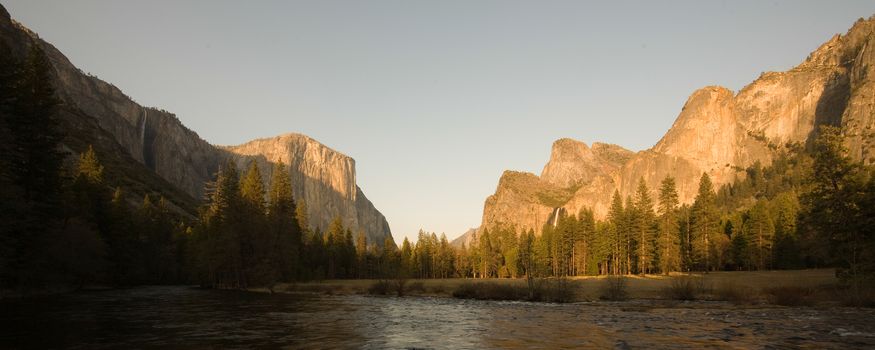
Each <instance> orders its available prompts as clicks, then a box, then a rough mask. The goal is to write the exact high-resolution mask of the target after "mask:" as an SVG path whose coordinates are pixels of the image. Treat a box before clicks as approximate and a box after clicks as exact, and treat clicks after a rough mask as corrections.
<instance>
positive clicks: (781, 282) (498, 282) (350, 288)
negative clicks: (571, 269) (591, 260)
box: [276, 269, 875, 306]
mask: <svg viewBox="0 0 875 350" xmlns="http://www.w3.org/2000/svg"><path fill="white" fill-rule="evenodd" d="M392 281H394V280H387V281H386V282H385V283H386V284H387V285H385V286H380V287H375V286H376V285H378V284H379V283H380V281H379V280H325V281H317V282H306V283H296V284H283V285H281V286H278V288H276V290H278V291H280V292H307V293H321V294H362V295H365V294H379V295H398V287H397V285H394V286H393V285H392ZM396 284H397V283H396ZM611 284H614V286H612V287H609V286H610V285H611ZM618 284H621V286H618ZM712 286H713V287H712ZM837 286H838V281H837V279H836V277H835V272H834V271H833V270H831V269H819V270H791V271H731V272H711V273H708V274H702V273H693V274H689V275H688V274H672V275H670V276H664V275H646V276H623V277H607V276H599V277H595V276H587V277H571V278H567V279H552V278H551V279H536V280H534V281H533V286H532V288H533V293H532V295H531V296H530V294H529V290H530V288H529V286H528V284H527V281H526V280H525V279H523V278H517V279H510V278H503V279H497V278H494V279H465V278H448V279H411V280H407V281H405V285H404V286H402V291H401V292H402V293H401V294H402V295H405V296H434V297H447V298H449V297H453V296H454V295H456V296H457V297H468V298H472V299H490V300H537V301H550V302H577V301H594V300H600V299H602V300H630V299H631V300H640V299H647V300H654V301H656V300H663V301H675V300H713V301H726V302H729V303H732V304H735V305H748V304H759V303H771V304H776V305H785V304H786V305H791V304H794V303H796V302H797V301H794V300H792V298H794V297H795V295H798V296H799V297H800V301H798V303H800V304H799V305H805V304H813V305H817V304H829V303H832V304H831V305H844V304H847V305H852V306H858V305H863V306H865V305H875V303H873V300H875V293H869V294H866V295H863V296H862V297H861V296H859V293H857V294H853V295H851V294H850V293H848V292H846V291H845V290H843V289H840V288H839V287H837ZM778 287H781V288H783V289H781V288H778ZM785 287H786V288H785ZM608 288H612V289H614V291H610V292H609V291H606V289H608ZM794 288H801V289H794ZM382 289H385V290H386V291H385V292H382ZM804 290H811V292H810V293H808V292H803V291H804ZM617 291H622V292H624V293H619V292H617ZM806 293H808V294H806ZM622 294H625V296H624V297H621V296H622Z"/></svg>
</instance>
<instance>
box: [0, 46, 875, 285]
mask: <svg viewBox="0 0 875 350" xmlns="http://www.w3.org/2000/svg"><path fill="white" fill-rule="evenodd" d="M50 70H51V64H50V62H49V61H48V58H47V57H46V56H45V53H43V52H42V51H41V49H40V48H39V47H38V45H35V44H34V45H31V48H30V51H29V53H28V54H27V57H26V58H25V59H24V60H22V61H19V60H16V59H15V57H14V55H12V53H11V51H10V50H9V48H8V47H6V46H3V45H0V116H2V118H0V148H2V149H0V151H2V153H0V196H2V199H3V200H2V202H0V206H2V207H0V220H2V222H3V223H4V225H2V226H0V281H2V286H0V289H3V290H8V289H46V288H51V287H53V286H62V285H66V286H77V285H86V284H108V285H136V284H165V283H198V284H201V285H203V286H209V287H216V288H250V287H260V286H267V287H272V286H274V285H275V284H277V283H280V282H287V281H299V280H310V279H325V278H328V279H332V278H399V277H400V278H447V277H472V278H492V277H500V278H504V277H508V278H513V277H524V276H525V277H550V276H556V277H559V276H578V275H616V274H654V273H663V274H667V273H671V272H676V271H715V270H764V269H785V268H803V267H827V266H831V267H838V268H840V273H841V275H842V277H844V278H845V279H846V280H851V281H868V280H871V277H872V275H873V271H875V237H873V230H875V212H873V210H875V176H872V175H873V174H872V172H873V170H872V168H871V167H868V166H866V165H864V164H862V163H860V162H856V161H854V160H852V158H851V157H849V156H848V154H847V150H846V149H845V148H844V139H843V136H842V132H841V129H840V128H837V127H830V126H824V127H821V128H820V129H819V130H818V136H817V138H816V139H815V140H814V141H813V142H812V143H811V145H809V146H807V147H803V146H802V145H788V146H787V147H786V148H784V150H783V151H780V152H778V155H777V156H776V157H775V159H774V160H773V162H772V163H771V164H770V165H769V166H767V167H764V166H762V165H761V164H760V163H755V164H754V165H752V166H750V167H748V168H747V169H743V170H742V169H739V170H740V171H743V172H744V173H743V176H740V178H739V179H737V180H736V181H734V182H732V183H731V184H728V185H724V186H721V187H720V188H717V189H715V188H714V185H713V183H712V182H711V179H710V177H709V176H708V175H707V174H702V176H701V178H700V180H699V184H698V193H697V195H696V197H695V200H694V201H693V203H691V204H689V205H687V204H681V203H680V201H679V198H678V193H677V184H676V182H675V180H674V179H673V178H671V177H667V178H665V179H663V180H662V182H661V183H660V186H659V188H658V189H656V190H655V191H651V189H649V188H648V187H647V185H646V183H645V182H644V181H643V179H642V180H641V181H639V184H638V186H637V189H636V191H635V193H634V194H633V195H631V196H627V197H625V198H623V197H622V196H621V195H620V194H619V192H615V193H614V195H613V198H612V201H611V206H610V209H609V212H608V215H607V217H606V218H605V219H603V220H597V219H596V218H595V215H594V213H593V211H592V210H590V209H588V208H584V209H582V210H580V211H579V212H578V213H572V214H570V215H559V217H558V218H556V219H555V220H551V222H550V223H548V224H546V225H545V226H544V227H543V228H542V230H541V234H540V235H536V234H535V233H534V231H533V230H528V231H525V232H520V231H518V230H517V229H516V228H515V227H512V226H508V225H501V224H498V225H494V226H493V227H487V228H483V229H482V231H480V232H478V236H477V239H476V241H475V242H474V243H473V244H471V245H470V246H467V247H466V246H462V247H458V248H457V247H454V246H452V245H450V243H449V242H448V240H447V238H446V236H445V235H443V234H441V235H440V236H438V235H436V234H435V233H428V232H424V231H420V232H419V234H418V237H417V240H416V242H415V243H411V242H410V241H409V240H407V239H406V238H405V239H404V241H403V243H402V244H401V246H400V247H398V246H396V244H395V242H394V241H392V239H391V238H389V239H386V240H385V241H383V242H368V241H367V236H366V235H365V234H364V232H361V231H359V232H352V230H351V229H350V228H348V227H345V226H344V224H343V220H342V218H341V217H335V218H334V220H333V221H332V222H331V223H330V225H329V226H328V227H327V229H326V231H325V232H322V231H321V229H320V228H313V227H311V225H310V223H309V218H308V217H307V212H308V210H307V207H306V203H303V202H298V201H296V200H295V198H294V196H293V189H292V184H291V178H290V175H289V172H288V170H287V169H286V167H285V165H283V164H277V165H275V166H273V167H271V168H272V173H271V174H270V181H268V183H267V185H265V183H264V181H263V177H262V174H261V169H260V168H259V167H258V164H257V163H256V162H251V163H250V164H249V165H248V168H247V169H246V171H245V172H243V173H242V175H241V174H240V173H239V172H238V170H237V169H238V168H237V166H236V165H235V164H234V163H231V162H229V163H227V164H225V165H223V166H222V167H221V169H220V170H219V172H218V173H217V175H216V179H215V181H213V182H211V183H209V184H208V185H207V189H206V193H207V194H208V200H207V202H206V203H205V204H204V205H203V206H202V207H201V208H200V210H199V211H198V213H197V215H196V216H191V215H189V214H187V213H185V212H184V211H182V210H180V209H179V208H177V207H176V206H175V205H174V204H173V203H171V202H169V201H167V200H166V199H164V198H163V197H161V196H160V195H155V194H146V195H144V196H142V197H139V198H137V197H136V196H134V195H133V194H126V193H125V191H124V189H123V188H119V187H113V186H112V184H113V183H117V182H116V181H111V179H107V178H106V175H105V174H106V172H105V171H104V170H105V169H104V166H103V165H102V164H101V163H100V160H99V155H98V154H97V152H95V150H94V149H93V148H91V147H89V148H88V149H84V150H81V152H80V155H79V158H78V160H77V161H75V162H73V163H74V164H65V159H66V158H67V153H65V152H64V151H62V148H61V147H60V145H61V142H62V140H63V138H64V132H63V130H61V129H60V128H59V123H58V120H57V118H58V110H59V104H60V101H59V100H58V99H57V98H56V97H55V92H54V88H53V87H52V80H51V76H50ZM559 213H561V211H560V212H559Z"/></svg>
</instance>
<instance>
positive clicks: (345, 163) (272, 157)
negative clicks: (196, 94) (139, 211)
mask: <svg viewBox="0 0 875 350" xmlns="http://www.w3.org/2000/svg"><path fill="white" fill-rule="evenodd" d="M0 40H2V41H3V42H5V43H6V44H8V45H9V46H10V48H11V50H12V51H13V54H14V55H16V56H18V57H25V56H26V54H27V52H28V50H29V47H30V45H32V44H31V43H37V44H38V45H40V46H41V47H42V48H43V50H44V51H45V52H46V54H47V55H48V57H49V59H50V61H51V63H52V65H53V68H54V72H53V78H54V80H55V81H54V85H55V88H56V90H57V94H58V96H59V97H60V99H61V101H62V103H63V109H64V110H65V113H62V116H69V115H77V116H80V117H84V118H93V119H94V120H95V121H96V122H97V124H98V125H99V127H100V128H101V129H103V130H105V131H106V132H107V134H108V135H111V137H112V138H113V139H114V141H115V142H116V143H118V145H119V146H120V147H119V148H120V149H121V150H123V151H124V152H127V153H128V154H129V155H130V157H131V158H133V159H134V160H135V161H136V162H139V163H141V164H143V165H145V166H146V168H148V169H150V170H152V171H154V172H155V173H157V174H158V175H159V176H160V177H161V178H163V179H165V180H167V182H169V183H170V184H171V185H173V186H175V187H177V188H179V189H181V190H182V191H183V192H185V193H187V194H188V195H190V196H191V197H193V198H195V199H202V198H203V196H204V188H205V184H206V183H207V182H209V181H212V180H213V179H214V178H215V174H216V172H217V171H218V169H219V166H220V165H221V164H224V163H225V162H226V161H227V160H229V159H232V160H234V161H235V162H236V163H237V164H238V166H239V168H240V170H241V171H242V170H245V168H246V167H247V166H248V164H249V162H250V160H253V159H255V160H257V161H259V163H260V164H261V165H262V173H263V174H264V176H265V181H266V183H267V181H268V180H269V175H270V173H271V171H272V169H273V164H274V163H276V162H283V163H285V164H286V165H287V166H289V167H290V168H291V175H292V186H293V188H294V191H295V198H296V199H297V200H303V201H306V202H307V205H308V209H309V214H310V221H311V224H312V226H313V227H314V228H316V227H318V228H321V229H323V230H324V229H326V228H327V227H328V223H329V222H330V221H331V220H332V219H333V218H334V217H335V216H340V217H341V218H343V221H344V224H345V225H346V226H347V227H350V228H351V229H352V231H353V232H354V233H358V232H359V231H360V230H361V231H364V232H365V233H366V235H367V237H368V240H369V242H372V243H377V242H380V243H382V242H383V240H384V239H385V238H387V237H391V232H390V230H389V225H388V223H387V222H386V218H385V217H384V216H383V215H382V214H381V213H380V212H379V211H378V210H377V209H376V208H374V206H373V204H372V203H371V202H370V201H369V200H368V199H367V198H366V197H365V195H364V193H362V191H361V189H360V188H358V186H357V185H356V178H355V161H354V160H353V159H352V158H350V157H348V156H346V155H343V154H341V153H339V152H336V151H334V150H332V149H330V148H328V147H326V146H324V145H322V144H320V143H319V142H317V141H315V140H313V139H311V138H309V137H307V136H304V135H297V134H288V135H283V136H279V137H275V138H271V139H261V140H255V141H252V142H249V143H246V144H244V145H240V146H236V147H216V146H213V145H211V144H209V143H208V142H206V141H204V140H203V139H201V138H200V137H199V136H198V134H197V133H195V132H194V131H191V130H190V129H188V128H187V127H185V125H183V124H182V123H181V122H180V121H179V120H178V119H177V118H176V116H175V115H173V114H172V113H169V112H167V111H163V110H159V109H156V108H151V107H144V106H142V105H140V104H138V103H136V102H135V101H134V100H133V99H131V98H130V97H128V96H127V95H125V94H124V93H123V92H122V91H121V90H120V89H119V88H117V87H115V86H114V85H112V84H109V83H107V82H104V81H102V80H100V79H98V78H97V77H95V76H92V75H89V74H86V73H84V72H82V71H81V70H79V69H78V68H76V67H75V66H74V65H73V64H72V63H71V62H70V61H69V60H68V59H67V57H65V56H64V55H63V53H61V52H60V51H59V50H57V49H56V48H55V47H54V46H52V45H51V44H49V43H47V42H45V41H43V40H41V39H40V38H39V36H38V35H37V34H35V33H33V32H32V31H30V30H28V29H27V28H26V27H24V26H23V25H21V24H19V23H17V22H15V21H13V20H11V18H10V17H9V15H8V13H7V12H6V10H5V9H4V8H3V7H2V5H0ZM92 137H95V138H96V137H99V136H98V135H93V136H92ZM153 190H156V189H153Z"/></svg>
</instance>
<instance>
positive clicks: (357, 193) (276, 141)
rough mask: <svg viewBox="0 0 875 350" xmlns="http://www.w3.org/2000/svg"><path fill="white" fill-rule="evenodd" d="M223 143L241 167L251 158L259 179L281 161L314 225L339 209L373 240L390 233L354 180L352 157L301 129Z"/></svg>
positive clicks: (377, 241) (266, 178)
mask: <svg viewBox="0 0 875 350" xmlns="http://www.w3.org/2000/svg"><path fill="white" fill-rule="evenodd" d="M223 149H225V150H227V151H228V152H229V153H230V154H231V155H232V156H231V157H232V159H234V161H235V162H236V163H237V165H238V167H239V168H240V169H241V170H242V169H245V168H247V167H248V166H249V163H250V162H251V161H252V160H256V161H257V162H258V164H259V167H260V170H261V174H262V176H263V177H264V181H265V183H268V182H269V179H270V174H271V172H272V171H273V167H274V166H275V165H276V164H279V163H283V164H285V166H286V167H287V168H288V169H289V172H290V173H291V176H292V183H293V184H295V185H296V186H294V188H293V190H294V194H295V198H298V199H300V200H303V201H305V202H306V203H307V209H308V213H309V216H310V222H311V224H312V225H313V226H314V227H318V228H320V229H321V230H323V231H324V230H325V229H327V228H328V224H329V223H330V222H331V220H333V219H334V217H335V216H338V215H339V216H340V217H341V218H342V219H343V222H344V224H345V225H347V226H349V227H352V228H353V229H354V231H355V232H356V233H357V232H358V231H357V230H363V231H364V232H365V233H366V236H367V238H368V241H369V242H371V243H373V244H382V243H383V241H384V240H385V239H386V238H388V237H391V233H390V231H389V224H388V223H387V222H386V218H385V217H383V215H382V214H380V212H379V211H377V210H376V209H375V208H374V206H373V204H371V202H370V201H369V200H368V199H367V198H365V196H364V193H362V191H361V189H360V188H359V187H358V186H356V175H355V160H353V159H352V158H350V157H349V156H347V155H345V154H342V153H340V152H337V151H335V150H333V149H331V148H329V147H327V146H325V145H323V144H321V143H319V142H318V141H316V140H314V139H312V138H310V137H308V136H306V135H301V134H285V135H281V136H277V137H272V138H265V139H258V140H254V141H250V142H247V143H245V144H242V145H239V146H231V147H223ZM356 229H357V230H356Z"/></svg>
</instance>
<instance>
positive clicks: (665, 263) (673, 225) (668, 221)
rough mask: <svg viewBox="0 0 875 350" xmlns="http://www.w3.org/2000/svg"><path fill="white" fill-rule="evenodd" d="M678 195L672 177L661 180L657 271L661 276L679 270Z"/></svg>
mask: <svg viewBox="0 0 875 350" xmlns="http://www.w3.org/2000/svg"><path fill="white" fill-rule="evenodd" d="M677 207H678V193H677V189H676V187H675V181H674V178H673V177H666V178H665V179H663V180H662V184H661V185H660V188H659V237H658V249H659V254H658V256H659V258H658V260H659V269H660V271H662V273H663V274H668V273H669V272H672V271H678V270H680V265H681V264H680V263H681V258H680V256H681V252H680V232H679V230H678V228H679V227H678V218H677Z"/></svg>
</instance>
